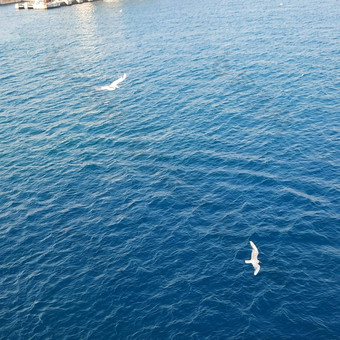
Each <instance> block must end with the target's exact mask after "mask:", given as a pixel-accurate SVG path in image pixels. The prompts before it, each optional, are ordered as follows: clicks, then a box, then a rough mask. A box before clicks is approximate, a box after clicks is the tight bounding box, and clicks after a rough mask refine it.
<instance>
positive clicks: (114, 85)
mask: <svg viewBox="0 0 340 340" xmlns="http://www.w3.org/2000/svg"><path fill="white" fill-rule="evenodd" d="M125 78H126V73H124V74H123V75H122V76H121V77H120V78H118V79H117V80H115V81H114V82H113V83H112V84H110V85H106V86H102V87H101V90H108V91H113V90H115V89H118V84H119V83H121V82H122V81H123V80H125Z"/></svg>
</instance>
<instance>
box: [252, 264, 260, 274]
mask: <svg viewBox="0 0 340 340" xmlns="http://www.w3.org/2000/svg"><path fill="white" fill-rule="evenodd" d="M253 267H254V275H257V274H258V273H259V271H260V268H261V267H260V265H259V264H258V263H253Z"/></svg>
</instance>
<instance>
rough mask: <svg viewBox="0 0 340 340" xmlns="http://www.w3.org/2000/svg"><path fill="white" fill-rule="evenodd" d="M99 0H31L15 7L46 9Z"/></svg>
mask: <svg viewBox="0 0 340 340" xmlns="http://www.w3.org/2000/svg"><path fill="white" fill-rule="evenodd" d="M93 1H97V0H30V1H26V2H19V3H16V4H15V9H16V10H20V9H26V10H27V9H35V10H45V9H50V8H57V7H61V6H71V5H74V4H82V3H83V2H93Z"/></svg>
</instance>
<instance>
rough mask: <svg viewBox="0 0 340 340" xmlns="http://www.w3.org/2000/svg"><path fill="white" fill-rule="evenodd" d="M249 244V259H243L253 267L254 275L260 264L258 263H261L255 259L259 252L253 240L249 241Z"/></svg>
mask: <svg viewBox="0 0 340 340" xmlns="http://www.w3.org/2000/svg"><path fill="white" fill-rule="evenodd" d="M250 245H251V247H252V248H253V250H252V252H251V259H250V260H245V262H246V263H251V264H252V265H253V267H254V275H257V274H258V272H259V271H260V265H259V263H262V262H261V261H259V260H258V259H257V255H258V254H259V251H258V250H257V248H256V246H255V244H254V242H253V241H250Z"/></svg>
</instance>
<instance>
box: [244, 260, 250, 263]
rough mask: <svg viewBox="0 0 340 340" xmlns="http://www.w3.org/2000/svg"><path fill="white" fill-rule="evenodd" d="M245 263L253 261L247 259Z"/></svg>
mask: <svg viewBox="0 0 340 340" xmlns="http://www.w3.org/2000/svg"><path fill="white" fill-rule="evenodd" d="M244 262H245V263H252V262H251V260H245V261H244Z"/></svg>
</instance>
